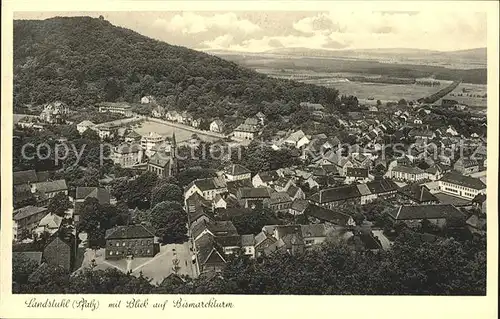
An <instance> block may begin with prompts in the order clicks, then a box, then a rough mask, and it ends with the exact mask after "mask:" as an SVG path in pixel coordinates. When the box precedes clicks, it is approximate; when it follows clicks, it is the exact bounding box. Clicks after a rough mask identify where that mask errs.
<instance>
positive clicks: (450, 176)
mask: <svg viewBox="0 0 500 319" xmlns="http://www.w3.org/2000/svg"><path fill="white" fill-rule="evenodd" d="M440 180H441V181H443V182H448V183H451V184H456V185H460V186H464V187H469V188H473V189H479V190H480V189H484V188H486V185H485V184H484V183H483V182H482V181H481V180H480V179H478V178H474V177H470V176H465V175H462V174H460V173H457V172H449V173H446V174H445V175H444V176H443V177H441V179H440Z"/></svg>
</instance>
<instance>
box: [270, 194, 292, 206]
mask: <svg viewBox="0 0 500 319" xmlns="http://www.w3.org/2000/svg"><path fill="white" fill-rule="evenodd" d="M291 201H292V199H291V198H290V195H288V193H287V192H273V193H271V195H270V198H269V203H270V204H271V205H275V204H280V203H288V202H291Z"/></svg>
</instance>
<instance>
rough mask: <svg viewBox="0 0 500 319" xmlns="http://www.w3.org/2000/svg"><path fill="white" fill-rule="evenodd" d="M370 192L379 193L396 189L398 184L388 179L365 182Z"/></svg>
mask: <svg viewBox="0 0 500 319" xmlns="http://www.w3.org/2000/svg"><path fill="white" fill-rule="evenodd" d="M366 186H368V188H369V189H370V192H371V193H372V194H381V193H387V192H393V191H396V190H398V188H399V186H398V185H397V184H396V183H395V182H393V181H392V180H390V179H381V180H377V181H372V182H368V183H366Z"/></svg>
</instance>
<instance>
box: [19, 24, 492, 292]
mask: <svg viewBox="0 0 500 319" xmlns="http://www.w3.org/2000/svg"><path fill="white" fill-rule="evenodd" d="M15 30H16V31H15V32H14V34H15V35H16V34H17V37H16V38H15V42H14V43H15V48H16V51H15V52H16V54H17V56H16V54H15V57H16V63H15V65H16V66H15V72H14V73H15V79H14V88H15V89H14V107H13V109H14V115H13V121H14V123H13V124H14V125H13V150H12V152H13V156H12V166H13V167H12V169H13V175H12V177H13V179H12V181H13V198H12V208H13V213H12V221H13V229H12V235H13V236H12V251H13V260H12V278H13V280H12V281H13V282H12V285H13V286H12V290H13V292H14V293H29V294H33V293H42V294H43V293H53V294H59V293H68V294H70V293H79V294H81V293H105V294H134V295H135V294H148V293H166V294H309V295H314V294H330V295H337V294H339V295H345V294H354V295H356V294H358V295H398V294H399V295H485V294H486V202H487V194H486V193H487V192H486V189H487V187H486V184H487V182H486V179H487V174H486V172H487V153H488V152H487V148H488V145H487V119H486V111H485V110H484V109H481V108H479V107H475V106H471V105H468V104H467V103H465V102H464V101H468V100H467V99H465V100H464V99H459V98H458V97H456V100H455V99H452V98H450V95H449V94H450V92H452V91H453V92H456V91H454V90H455V89H457V88H459V89H461V86H460V85H461V84H462V79H458V78H456V77H453V78H452V81H448V82H443V83H447V84H443V85H441V84H439V85H438V84H436V83H440V82H439V80H438V79H434V78H431V79H428V80H425V81H424V80H417V79H415V78H412V79H410V80H401V79H399V80H394V79H391V78H389V77H384V78H381V79H380V80H372V82H383V81H385V82H390V83H382V84H383V85H410V86H411V88H412V89H415V90H418V92H427V93H425V94H423V95H422V96H418V97H417V98H415V99H413V98H411V99H410V98H409V97H408V96H406V95H401V96H400V97H399V98H398V100H397V101H389V100H379V99H377V98H375V99H364V98H359V99H358V97H357V96H356V93H355V92H352V93H349V94H340V93H339V91H338V90H336V89H335V88H333V87H329V86H321V85H313V84H308V83H302V82H300V81H293V80H289V79H281V78H274V77H272V76H267V75H264V74H261V73H258V72H257V71H254V70H251V69H247V68H244V67H242V66H240V65H238V64H237V63H233V62H228V61H226V60H224V59H221V58H219V57H216V56H214V55H210V54H207V53H203V52H198V51H195V50H191V49H187V48H184V47H180V46H173V45H169V44H167V43H164V42H161V41H157V40H154V39H151V38H148V37H145V36H142V35H140V34H138V33H136V32H133V31H131V30H128V29H125V28H120V27H116V26H113V25H112V24H111V23H109V22H108V21H106V20H105V19H104V17H103V16H100V17H99V18H90V17H56V18H50V19H47V20H40V21H35V20H26V21H24V20H19V21H15ZM16 32H17V33H16ZM80 37H82V39H83V40H82V41H80V40H77V39H80ZM37 39H49V40H50V41H52V43H53V44H54V48H56V47H57V48H58V49H57V50H56V49H54V50H53V49H50V50H49V49H47V48H49V47H50V46H47V45H46V44H45V42H43V43H42V42H40V43H42V44H40V43H38V42H37V41H39V40H37ZM54 39H64V41H57V40H54ZM67 39H70V40H67ZM49 40H47V41H49ZM33 41H35V43H34V44H33ZM81 43H85V45H80V44H81ZM87 43H89V45H90V44H92V45H91V46H89V47H87ZM101 49H102V52H101V51H99V50H101ZM54 56H55V57H54ZM43 59H45V60H47V61H46V62H47V63H46V64H47V65H48V66H43V67H42V65H45V64H44V61H45V60H43ZM40 61H41V62H40ZM51 61H55V62H53V63H52V62H51ZM61 61H62V62H61ZM49 62H50V63H52V64H50V63H49ZM82 66H85V67H84V68H83V67H82ZM415 67H419V66H415ZM422 72H423V71H422ZM457 72H458V71H457ZM460 72H461V73H460V74H463V73H465V71H464V70H462V71H460ZM108 73H109V74H108ZM446 74H448V73H446ZM450 74H451V71H450ZM424 75H425V76H430V75H429V74H428V73H425V74H424ZM411 76H412V77H413V75H411ZM353 79H354V77H353ZM449 79H450V78H448V80H449ZM419 81H420V82H419ZM422 81H424V82H422ZM392 82H395V83H396V84H394V83H392ZM419 83H427V84H424V85H422V84H419ZM429 83H430V84H429ZM371 84H373V83H370V84H366V85H371ZM377 84H380V83H377ZM399 89H401V88H399ZM420 90H424V91H420ZM474 94H476V93H474ZM471 99H472V98H471ZM474 99H483V98H482V97H477V98H476V97H474ZM484 99H485V98H484ZM490 160H491V157H490Z"/></svg>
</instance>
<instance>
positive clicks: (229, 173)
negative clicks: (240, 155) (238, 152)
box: [224, 164, 252, 181]
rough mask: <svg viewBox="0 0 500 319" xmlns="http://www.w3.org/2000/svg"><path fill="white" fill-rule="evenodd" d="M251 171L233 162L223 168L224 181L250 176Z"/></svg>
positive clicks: (243, 178) (248, 177)
mask: <svg viewBox="0 0 500 319" xmlns="http://www.w3.org/2000/svg"><path fill="white" fill-rule="evenodd" d="M251 174H252V172H250V170H249V169H248V168H246V167H244V166H241V165H239V164H233V165H231V166H228V167H226V168H225V169H224V177H225V178H226V181H239V180H245V179H250V178H251Z"/></svg>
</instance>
